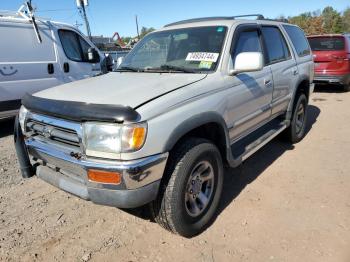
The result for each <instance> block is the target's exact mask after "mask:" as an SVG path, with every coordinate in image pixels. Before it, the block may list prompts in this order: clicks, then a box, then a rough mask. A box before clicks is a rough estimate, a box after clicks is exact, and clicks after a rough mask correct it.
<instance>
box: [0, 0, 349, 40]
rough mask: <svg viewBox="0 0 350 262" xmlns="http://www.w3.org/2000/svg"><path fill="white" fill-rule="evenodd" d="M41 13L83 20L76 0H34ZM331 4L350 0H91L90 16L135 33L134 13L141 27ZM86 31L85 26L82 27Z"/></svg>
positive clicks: (0, 5)
mask: <svg viewBox="0 0 350 262" xmlns="http://www.w3.org/2000/svg"><path fill="white" fill-rule="evenodd" d="M23 2H24V0H0V10H17V9H18V8H19V6H20V5H21V4H22V3H23ZM32 3H33V6H34V7H36V10H37V11H36V14H37V16H40V17H45V18H50V19H52V20H55V21H60V22H66V23H70V24H76V22H78V24H83V21H82V19H81V17H80V15H79V13H78V11H77V8H76V0H57V1H53V0H32ZM328 5H331V6H333V7H334V8H335V9H336V10H338V11H342V10H344V9H345V8H346V7H350V1H349V0H288V1H286V0H263V1H261V0H256V1H252V0H245V1H238V0H175V1H170V0H148V1H146V0H124V1H120V0H89V6H88V8H87V14H88V19H89V22H90V27H91V31H92V34H93V35H104V36H112V35H113V34H114V32H119V34H120V35H121V36H136V35H137V31H136V25H135V15H137V16H138V20H139V27H140V28H141V27H142V26H145V27H154V28H160V27H162V26H163V25H165V24H167V23H171V22H175V21H179V20H183V19H189V18H197V17H207V16H232V15H241V14H255V13H259V14H262V15H264V16H265V17H270V18H274V17H278V16H280V15H284V16H293V15H298V14H300V13H303V12H308V11H315V10H322V9H323V8H324V7H326V6H328ZM79 29H80V30H82V31H83V32H84V33H86V31H85V27H84V25H81V26H80V27H79Z"/></svg>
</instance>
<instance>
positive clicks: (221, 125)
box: [164, 112, 230, 162]
mask: <svg viewBox="0 0 350 262" xmlns="http://www.w3.org/2000/svg"><path fill="white" fill-rule="evenodd" d="M189 137H199V138H205V139H208V140H210V141H211V142H212V143H213V144H215V145H216V146H217V147H218V149H219V151H220V153H221V156H222V158H223V160H224V161H225V162H227V160H228V152H229V151H228V149H229V148H230V139H229V132H228V128H227V125H226V122H225V120H224V119H223V117H222V116H221V115H220V114H218V113H216V112H207V113H201V114H198V115H195V116H192V117H190V118H189V119H186V120H185V121H183V122H182V123H181V124H180V125H178V126H177V127H176V128H175V129H174V130H173V132H172V133H171V134H170V136H169V138H168V140H167V142H166V144H165V147H164V152H171V151H172V150H173V149H174V148H175V147H176V146H177V145H178V144H180V143H181V142H182V141H184V140H185V139H186V138H189Z"/></svg>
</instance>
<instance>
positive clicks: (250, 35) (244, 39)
mask: <svg viewBox="0 0 350 262" xmlns="http://www.w3.org/2000/svg"><path fill="white" fill-rule="evenodd" d="M243 52H262V47H261V43H260V37H259V32H258V30H257V29H254V30H249V31H243V32H241V33H240V34H239V36H238V39H237V41H236V42H235V46H234V50H233V53H232V64H233V65H234V63H235V61H236V57H237V55H238V54H240V53H243Z"/></svg>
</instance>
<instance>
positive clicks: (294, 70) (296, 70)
mask: <svg viewBox="0 0 350 262" xmlns="http://www.w3.org/2000/svg"><path fill="white" fill-rule="evenodd" d="M297 74H299V72H298V69H296V68H295V69H293V75H295V76H296V75H297Z"/></svg>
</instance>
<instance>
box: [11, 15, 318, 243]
mask: <svg viewBox="0 0 350 262" xmlns="http://www.w3.org/2000/svg"><path fill="white" fill-rule="evenodd" d="M313 72H314V64H313V60H312V55H311V51H310V47H309V44H308V41H307V40H306V38H305V36H304V33H303V31H302V30H301V29H300V28H298V27H297V26H294V25H291V24H288V23H284V22H278V21H271V20H266V19H264V18H263V17H262V16H259V19H257V20H249V19H246V18H244V17H213V18H199V19H191V20H186V21H181V22H176V23H173V24H169V25H166V26H165V27H164V28H162V29H160V30H158V31H155V32H153V33H151V34H148V35H147V36H146V37H145V38H144V39H143V40H142V41H140V42H139V43H138V44H137V45H136V47H135V48H134V49H133V50H132V51H131V52H130V54H128V55H127V56H126V58H125V59H124V61H123V62H122V64H121V65H120V66H119V68H118V70H117V71H116V72H112V73H109V74H107V75H102V76H98V77H93V78H90V79H85V80H81V81H78V82H74V83H69V84H65V85H61V86H58V87H54V88H51V89H47V90H45V91H41V92H39V93H36V94H34V95H27V96H25V97H24V98H23V100H22V107H21V110H20V113H19V116H18V117H17V120H16V124H15V146H16V150H17V155H18V159H19V163H20V167H21V172H22V175H23V177H25V178H28V177H31V176H33V175H36V176H38V177H39V178H41V179H43V180H45V181H46V182H48V183H50V184H52V185H54V186H56V187H58V188H60V189H62V190H65V191H67V192H69V193H72V194H74V195H76V196H78V197H80V198H83V199H85V200H91V201H92V202H94V203H97V204H102V205H108V206H114V207H119V208H136V207H141V206H146V204H147V206H148V207H149V208H150V210H151V212H150V213H151V214H152V216H153V218H154V220H155V221H157V222H158V223H159V224H160V225H161V226H163V227H164V228H166V229H168V230H170V231H171V232H174V233H177V234H180V235H182V236H185V237H191V236H194V235H196V234H199V233H200V232H202V231H203V230H204V229H205V228H206V227H207V226H208V225H209V224H210V223H211V221H212V219H213V217H214V216H215V212H216V209H217V207H218V204H219V200H220V195H221V192H222V188H223V176H224V172H223V167H224V166H229V167H237V166H238V165H240V164H241V163H242V161H244V160H246V159H247V158H248V157H249V156H251V155H252V154H253V153H255V152H256V151H257V150H259V149H260V148H261V147H262V146H264V145H265V144H266V143H268V142H269V141H271V140H272V139H273V138H274V137H276V136H277V135H278V134H280V133H282V132H284V136H285V137H286V138H288V139H289V141H290V142H292V143H296V142H299V141H300V140H301V139H302V138H303V137H304V134H305V122H306V115H307V106H308V100H309V97H310V94H311V93H312V92H313V85H312V82H313V74H314V73H313Z"/></svg>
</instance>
